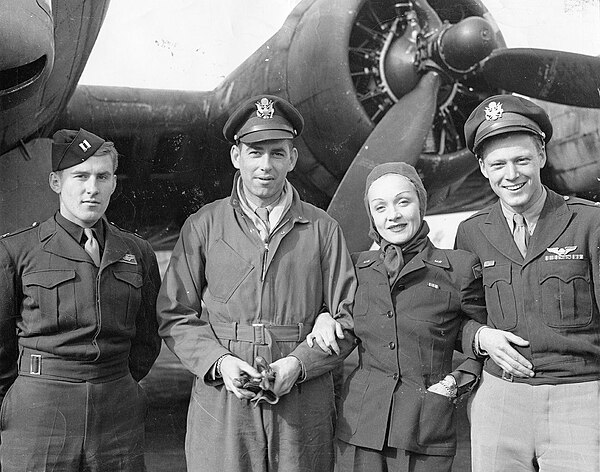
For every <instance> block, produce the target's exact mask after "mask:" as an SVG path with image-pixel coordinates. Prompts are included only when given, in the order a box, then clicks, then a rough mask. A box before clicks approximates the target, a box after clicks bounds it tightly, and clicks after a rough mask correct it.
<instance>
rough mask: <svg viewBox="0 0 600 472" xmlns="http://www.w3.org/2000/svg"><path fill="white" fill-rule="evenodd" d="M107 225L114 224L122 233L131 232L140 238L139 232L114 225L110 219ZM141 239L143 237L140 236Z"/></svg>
mask: <svg viewBox="0 0 600 472" xmlns="http://www.w3.org/2000/svg"><path fill="white" fill-rule="evenodd" d="M108 224H109V225H111V226H114V227H115V228H117V229H118V230H119V231H123V232H124V233H128V234H133V235H134V236H137V237H138V238H142V237H141V236H140V235H139V234H137V233H136V232H134V231H131V230H128V229H125V228H121V227H120V226H119V225H116V224H115V223H113V222H112V221H109V222H108ZM142 239H143V238H142Z"/></svg>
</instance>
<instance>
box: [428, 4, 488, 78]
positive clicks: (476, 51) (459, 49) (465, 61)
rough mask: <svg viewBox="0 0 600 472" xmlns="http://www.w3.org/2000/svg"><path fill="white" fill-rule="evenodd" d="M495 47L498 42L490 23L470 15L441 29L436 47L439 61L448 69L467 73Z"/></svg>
mask: <svg viewBox="0 0 600 472" xmlns="http://www.w3.org/2000/svg"><path fill="white" fill-rule="evenodd" d="M496 48H498V42H497V41H496V35H495V34H494V31H493V29H492V26H491V25H490V23H488V21H487V20H485V19H483V18H481V17H480V16H470V17H468V18H465V19H464V20H462V21H460V22H459V23H456V24H455V25H452V26H450V27H448V28H445V29H443V30H442V31H441V32H440V34H439V36H438V40H437V48H436V49H437V53H438V54H437V55H438V56H439V59H440V61H441V63H442V64H443V65H445V66H446V67H447V68H448V69H450V70H451V71H452V72H458V73H467V72H470V71H471V70H473V69H474V68H475V67H476V66H477V65H478V64H479V62H480V61H482V60H483V59H485V58H486V57H487V56H489V55H490V54H491V52H492V51H493V50H494V49H496ZM436 62H438V61H436Z"/></svg>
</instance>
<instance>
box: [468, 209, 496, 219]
mask: <svg viewBox="0 0 600 472" xmlns="http://www.w3.org/2000/svg"><path fill="white" fill-rule="evenodd" d="M490 211H492V207H491V206H487V207H485V208H482V209H481V210H479V211H477V212H475V213H473V214H472V215H470V216H467V217H466V218H465V219H464V220H463V221H469V220H471V219H473V218H477V217H479V216H484V215H488V214H489V213H490Z"/></svg>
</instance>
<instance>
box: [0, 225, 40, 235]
mask: <svg viewBox="0 0 600 472" xmlns="http://www.w3.org/2000/svg"><path fill="white" fill-rule="evenodd" d="M39 225H40V224H39V223H38V222H37V221H34V222H33V223H32V224H31V226H25V227H24V228H19V229H16V230H14V231H11V232H8V233H4V234H3V235H0V239H3V238H8V237H10V236H15V235H17V234H21V233H24V232H25V231H30V230H32V229H34V228H37V227H38V226H39Z"/></svg>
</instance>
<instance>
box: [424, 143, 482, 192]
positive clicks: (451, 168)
mask: <svg viewBox="0 0 600 472" xmlns="http://www.w3.org/2000/svg"><path fill="white" fill-rule="evenodd" d="M478 166H479V164H478V162H477V158H476V157H475V156H474V155H473V153H472V152H471V151H469V150H468V149H466V148H465V149H461V150H460V151H456V152H452V153H449V154H421V158H420V159H419V162H417V165H416V166H415V167H416V169H417V170H418V171H419V175H422V176H423V177H422V180H423V185H424V186H425V189H426V190H427V193H429V192H432V191H434V190H439V189H440V188H446V187H448V186H449V185H452V184H455V183H456V182H460V181H461V180H462V179H464V178H465V176H466V175H469V174H470V173H471V172H473V171H474V170H475V169H477V167H478Z"/></svg>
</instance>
